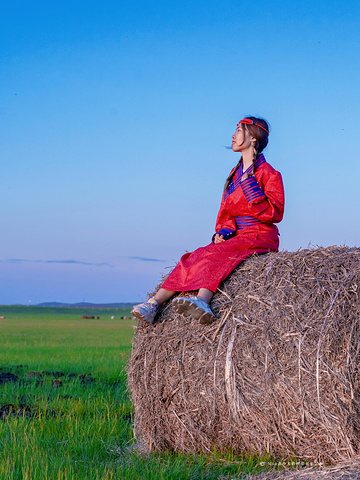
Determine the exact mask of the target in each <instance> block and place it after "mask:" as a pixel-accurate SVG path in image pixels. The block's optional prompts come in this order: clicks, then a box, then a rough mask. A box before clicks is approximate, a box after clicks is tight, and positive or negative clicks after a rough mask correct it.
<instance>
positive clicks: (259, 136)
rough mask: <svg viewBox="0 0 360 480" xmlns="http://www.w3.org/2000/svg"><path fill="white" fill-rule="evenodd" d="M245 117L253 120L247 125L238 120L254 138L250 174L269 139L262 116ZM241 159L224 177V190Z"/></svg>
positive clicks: (266, 124)
mask: <svg viewBox="0 0 360 480" xmlns="http://www.w3.org/2000/svg"><path fill="white" fill-rule="evenodd" d="M245 119H248V120H251V121H252V122H254V123H253V124H252V125H248V124H247V123H241V121H240V125H241V126H242V128H243V129H244V130H245V132H248V134H249V135H250V136H251V137H254V138H255V145H254V159H253V168H252V175H254V173H255V161H256V159H257V157H258V155H259V154H260V153H261V152H262V151H263V150H264V148H265V147H266V145H267V144H268V141H269V134H268V133H267V132H268V131H269V124H268V122H267V121H266V120H264V119H263V118H258V117H251V116H248V117H245ZM256 124H258V125H261V126H258V125H256ZM238 125H239V124H238ZM261 127H262V128H261ZM244 140H245V139H244ZM242 161H243V159H242V157H241V158H240V160H239V163H238V164H237V165H236V167H235V168H234V170H233V171H232V172H231V173H230V175H229V176H228V178H227V179H226V182H225V186H224V191H225V190H226V189H227V188H228V186H229V185H230V182H231V180H232V179H233V177H234V175H235V173H236V172H237V170H238V168H239V167H240V165H241V164H242Z"/></svg>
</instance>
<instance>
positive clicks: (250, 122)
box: [237, 118, 269, 135]
mask: <svg viewBox="0 0 360 480" xmlns="http://www.w3.org/2000/svg"><path fill="white" fill-rule="evenodd" d="M240 123H245V125H256V126H257V127H259V128H262V129H263V130H264V131H265V132H266V133H267V134H268V135H269V131H268V130H266V128H265V127H263V126H262V125H259V124H258V123H256V122H254V120H251V119H250V118H243V119H242V120H240V122H239V123H238V124H237V126H239V125H240Z"/></svg>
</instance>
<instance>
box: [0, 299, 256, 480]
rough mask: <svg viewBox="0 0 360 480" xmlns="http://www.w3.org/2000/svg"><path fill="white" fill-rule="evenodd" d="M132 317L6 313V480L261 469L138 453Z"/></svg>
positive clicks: (0, 463) (103, 312)
mask: <svg viewBox="0 0 360 480" xmlns="http://www.w3.org/2000/svg"><path fill="white" fill-rule="evenodd" d="M83 315H88V316H90V315H91V316H95V317H96V316H99V317H100V318H99V319H98V320H96V319H94V320H83V319H80V317H81V316H83ZM127 315H129V310H122V309H83V308H82V309H75V308H59V307H57V308H49V307H17V306H0V316H5V319H0V480H65V479H79V480H80V479H81V480H83V479H86V480H97V479H103V480H107V479H154V480H155V479H169V480H170V479H174V480H179V479H193V480H195V479H209V480H210V479H216V478H220V479H223V480H225V479H231V478H242V476H243V474H245V473H249V472H255V471H259V470H261V467H260V463H259V460H258V459H253V458H246V459H242V458H240V457H236V456H234V455H232V454H231V452H229V453H228V454H226V455H224V454H222V455H220V454H219V453H217V452H214V453H213V455H211V456H204V455H193V456H190V455H175V454H170V453H169V454H161V455H159V454H152V455H148V456H142V455H141V454H139V453H137V450H136V448H134V440H133V435H132V405H131V402H130V400H129V396H128V393H127V391H126V374H125V366H126V363H127V359H128V356H129V354H130V350H131V339H132V336H133V332H134V329H133V322H132V320H121V319H120V316H127ZM112 316H114V317H115V318H114V319H111V317H112ZM149 414H151V412H149ZM262 460H263V461H264V459H262Z"/></svg>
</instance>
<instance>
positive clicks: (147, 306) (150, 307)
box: [131, 298, 159, 325]
mask: <svg viewBox="0 0 360 480" xmlns="http://www.w3.org/2000/svg"><path fill="white" fill-rule="evenodd" d="M158 310H159V304H158V302H157V301H156V300H153V299H152V298H150V300H148V301H147V302H144V303H139V305H135V306H134V307H133V309H132V310H131V315H133V316H134V317H136V318H138V319H139V320H144V321H145V322H146V323H149V324H150V325H151V324H153V323H154V320H155V317H156V314H157V313H158Z"/></svg>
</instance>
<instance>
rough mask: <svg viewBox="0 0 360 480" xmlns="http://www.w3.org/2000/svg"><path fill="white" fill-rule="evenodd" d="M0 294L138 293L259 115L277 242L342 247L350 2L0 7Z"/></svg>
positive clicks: (201, 216)
mask: <svg viewBox="0 0 360 480" xmlns="http://www.w3.org/2000/svg"><path fill="white" fill-rule="evenodd" d="M0 27H1V28H0V53H1V56H0V59H1V65H0V66H1V70H0V72H1V75H0V122H1V142H0V158H1V164H0V165H1V166H0V173H1V189H0V219H1V236H0V246H1V249H0V271H1V272H2V274H1V275H0V304H12V303H29V301H31V303H33V304H35V303H39V302H43V301H51V300H53V301H63V302H77V301H82V300H85V301H92V302H116V301H135V302H137V301H140V300H142V299H144V298H146V292H147V291H151V290H152V289H153V288H154V287H155V286H156V284H157V283H158V282H159V280H160V278H161V275H163V274H164V273H167V272H168V268H169V267H171V266H173V265H174V264H175V263H176V261H177V260H178V259H179V257H180V256H181V255H182V254H183V253H184V252H185V251H191V250H193V249H195V248H197V247H199V246H203V245H206V244H207V243H208V242H209V241H210V238H211V236H212V234H213V230H214V224H215V218H216V214H217V210H218V207H219V203H220V197H221V192H222V188H223V183H224V180H225V178H226V177H227V175H228V172H229V171H230V169H231V168H232V166H233V165H234V164H236V163H237V161H238V155H237V154H234V153H233V152H232V151H229V150H226V149H225V148H224V147H225V146H226V145H230V144H231V135H232V133H233V131H234V128H235V126H236V123H237V122H238V121H239V120H240V118H242V117H243V116H245V115H248V114H252V115H260V116H263V117H265V118H266V119H267V120H268V121H269V122H270V124H271V134H270V140H269V146H268V148H267V149H266V150H265V152H264V153H265V154H266V157H267V160H268V161H269V162H270V163H271V164H272V165H273V166H274V167H275V168H276V169H278V170H279V171H280V172H281V173H282V175H283V178H284V183H285V189H286V212H285V218H284V220H283V222H282V223H281V224H280V226H279V228H280V232H281V237H280V242H281V249H286V250H296V249H298V248H306V247H308V246H309V245H314V246H316V245H321V246H328V245H334V244H338V245H349V246H354V245H359V235H360V226H359V222H358V221H357V209H358V205H359V200H360V193H359V187H358V177H359V171H360V168H359V153H358V152H359V143H360V136H359V134H358V132H359V127H360V114H359V112H360V96H359V84H360V62H359V51H360V48H359V47H360V34H359V32H360V14H359V6H358V2H355V1H351V0H350V1H348V2H341V1H332V0H330V1H327V2H325V1H318V2H314V1H312V2H310V1H298V0H295V1H292V2H285V1H282V2H274V1H272V0H269V1H264V0H259V1H257V2H253V3H249V2H245V1H242V0H237V1H236V2H235V1H232V2H230V1H213V0H209V1H206V2H205V1H204V0H198V1H197V2H196V3H194V2H193V1H191V2H190V1H187V0H185V1H182V2H169V1H166V2H165V1H160V2H153V1H138V2H134V1H132V2H130V1H127V0H126V1H116V2H115V1H106V0H105V1H101V2H100V1H86V2H85V1H72V2H69V1H63V2H44V1H36V0H35V1H34V2H25V1H16V0H15V1H12V2H5V1H2V2H0Z"/></svg>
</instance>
